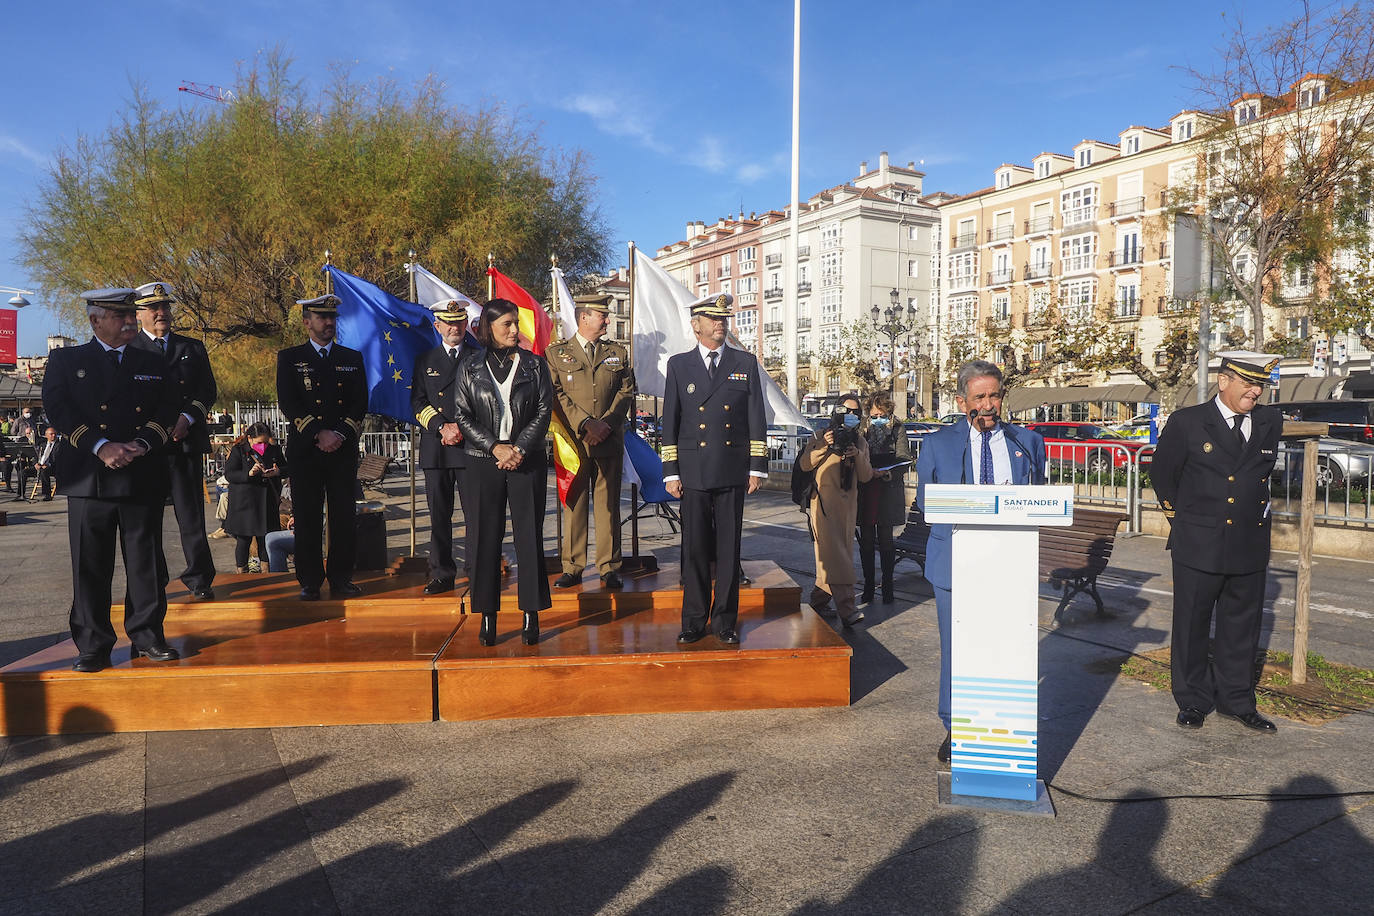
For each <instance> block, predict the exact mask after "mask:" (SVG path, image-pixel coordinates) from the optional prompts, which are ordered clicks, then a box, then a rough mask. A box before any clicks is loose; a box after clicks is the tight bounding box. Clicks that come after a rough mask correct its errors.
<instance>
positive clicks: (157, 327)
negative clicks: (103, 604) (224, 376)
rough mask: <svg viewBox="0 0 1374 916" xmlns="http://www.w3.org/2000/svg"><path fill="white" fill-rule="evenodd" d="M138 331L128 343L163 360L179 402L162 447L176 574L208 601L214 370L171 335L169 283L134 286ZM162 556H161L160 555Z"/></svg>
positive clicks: (193, 345)
mask: <svg viewBox="0 0 1374 916" xmlns="http://www.w3.org/2000/svg"><path fill="white" fill-rule="evenodd" d="M137 292H138V298H137V299H135V300H134V304H135V305H136V306H138V323H139V327H140V330H139V332H138V333H137V334H135V335H134V339H133V340H132V341H130V343H129V346H131V347H136V348H138V349H140V350H148V351H150V352H153V353H156V354H157V355H158V357H159V358H161V359H163V360H165V361H166V363H167V368H168V378H167V381H168V383H169V384H171V385H172V387H173V390H175V391H176V393H177V397H178V399H179V400H180V401H181V415H180V416H179V417H177V421H176V425H175V426H173V427H172V429H171V434H172V441H171V442H170V443H169V444H168V446H167V469H168V472H169V482H170V484H171V487H172V508H173V509H174V510H175V512H176V519H177V528H178V529H179V530H180V532H181V552H182V554H183V556H184V557H185V558H186V569H185V570H183V571H182V572H181V574H180V575H178V576H177V578H178V579H180V580H181V581H182V584H183V585H185V586H186V587H187V588H188V589H189V590H190V592H191V595H192V597H194V598H195V600H197V601H213V600H214V598H215V593H214V590H213V589H211V588H210V584H211V583H212V582H214V580H215V561H214V559H213V558H212V557H211V556H210V541H209V540H208V539H207V538H206V536H205V456H206V455H208V454H210V431H209V427H207V426H206V422H205V421H206V414H207V413H208V412H209V410H210V405H211V404H213V403H215V395H216V393H217V392H216V388H215V373H214V371H213V370H212V369H211V368H210V357H209V355H208V354H207V353H206V352H205V344H203V343H201V342H200V341H198V340H195V339H194V338H191V337H183V336H182V335H180V334H174V333H172V305H173V304H174V303H175V302H176V297H175V294H174V293H173V291H172V286H171V284H169V283H145V284H143V285H142V286H140V287H138V290H137ZM164 559H165V558H164Z"/></svg>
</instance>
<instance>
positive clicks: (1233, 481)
mask: <svg viewBox="0 0 1374 916" xmlns="http://www.w3.org/2000/svg"><path fill="white" fill-rule="evenodd" d="M1226 479H1227V480H1229V481H1231V483H1235V482H1236V478H1235V477H1234V476H1231V477H1227V478H1226Z"/></svg>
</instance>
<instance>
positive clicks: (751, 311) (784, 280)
mask: <svg viewBox="0 0 1374 916" xmlns="http://www.w3.org/2000/svg"><path fill="white" fill-rule="evenodd" d="M923 178H924V175H923V173H921V172H919V171H917V170H916V169H915V164H914V163H907V165H906V166H905V167H900V166H895V165H893V164H891V162H890V161H889V159H888V155H887V153H882V154H880V156H879V158H878V166H877V168H873V169H870V168H869V167H868V163H866V162H865V163H861V164H860V167H859V174H858V175H857V177H855V178H853V179H852V180H850V181H848V182H846V183H845V184H842V185H840V186H838V187H834V188H830V189H828V190H826V191H822V192H820V193H818V194H815V195H813V196H812V197H811V198H810V199H808V200H804V201H802V203H801V206H800V208H799V209H800V220H799V221H800V241H799V243H798V250H797V254H796V257H795V259H792V258H790V257H789V254H788V252H789V251H790V247H791V221H790V219H789V214H788V213H787V212H785V211H783V210H770V211H768V212H766V213H763V214H757V213H755V214H750V216H749V217H747V218H745V217H743V215H742V214H741V215H740V216H739V217H737V218H733V219H720V220H717V221H716V222H715V223H714V224H711V225H707V224H705V223H700V222H694V223H689V224H688V225H687V231H686V237H685V238H684V239H683V240H681V241H678V242H674V243H672V244H670V245H665V246H663V247H661V248H659V249H658V251H657V254H656V257H655V260H656V261H657V262H658V263H659V264H660V265H661V266H662V267H663V268H664V269H665V270H666V271H667V272H668V273H669V274H670V275H672V276H673V277H674V278H675V279H677V280H678V281H679V282H680V283H682V284H683V285H684V286H686V287H687V288H688V289H690V290H692V291H693V292H695V293H696V294H697V295H699V296H704V295H707V294H708V293H716V292H729V293H731V294H732V295H733V296H734V297H735V319H734V322H733V330H734V333H735V334H736V336H737V337H738V338H739V341H740V343H741V344H742V345H743V346H744V347H745V348H747V349H749V350H751V351H753V352H754V353H755V354H757V355H758V356H759V358H760V359H762V360H763V363H764V366H765V368H766V369H767V370H768V371H769V373H770V374H771V375H773V377H774V378H775V379H777V380H778V382H779V384H780V385H782V387H784V388H785V389H790V388H791V387H792V385H793V384H794V383H795V385H796V390H797V392H798V394H799V395H800V396H802V398H801V400H802V404H803V407H804V408H806V407H811V408H813V409H814V408H816V407H817V406H819V404H820V403H822V402H823V401H824V400H825V399H826V398H827V397H828V396H829V397H833V396H835V395H838V394H840V393H842V392H846V391H849V390H851V389H852V388H853V387H855V386H854V382H853V379H852V377H851V376H850V374H849V373H848V372H847V371H846V370H845V369H844V368H843V367H827V366H824V365H822V356H823V354H825V353H833V352H835V351H837V350H838V348H839V346H840V341H841V335H842V333H843V330H844V328H845V327H847V326H855V325H859V326H861V327H863V326H866V327H868V328H869V329H871V327H872V324H871V319H870V317H869V316H870V311H871V309H872V307H873V306H874V305H878V306H880V307H882V308H887V307H889V306H890V304H891V303H892V296H893V293H894V291H895V293H896V296H897V302H898V303H899V304H900V306H901V307H902V309H903V310H904V312H907V313H909V310H911V309H914V310H915V314H916V316H917V318H916V320H915V321H914V322H913V325H914V326H913V328H912V330H913V331H914V332H915V334H914V337H915V341H916V343H918V344H919V345H920V350H921V352H922V353H924V354H926V355H930V354H933V353H934V347H935V346H936V343H937V339H938V337H937V333H936V327H937V324H938V320H939V318H938V316H939V314H940V300H939V294H938V275H939V268H940V265H941V259H940V256H939V250H940V235H939V232H940V229H939V217H938V214H937V212H936V210H935V208H934V207H933V206H932V205H931V203H930V202H929V201H927V200H924V199H923V198H922V191H921V182H922V179H923ZM789 272H794V273H791V274H790V275H789ZM794 289H795V293H793V290H794ZM874 336H875V338H876V335H874ZM913 349H915V348H913ZM887 350H888V347H887V343H886V342H885V341H884V342H881V343H879V342H878V341H877V340H876V339H875V341H874V345H873V348H872V352H873V354H874V355H875V357H876V358H877V359H878V360H879V364H880V371H887V369H888V368H889V367H890V365H891V363H890V358H891V354H890V353H888V352H887ZM896 355H897V357H898V360H899V369H900V368H904V367H907V366H914V365H915V364H916V361H915V360H914V359H912V357H914V356H915V353H912V352H908V351H907V350H906V349H905V348H903V349H902V350H899V352H898V353H897V354H896ZM911 374H913V375H914V374H915V373H911ZM912 382H913V393H914V392H915V389H916V388H918V387H920V384H921V383H920V380H919V379H916V378H913V379H912ZM929 390H930V389H929V384H928V383H927V386H926V388H925V389H923V395H924V397H925V401H924V402H923V403H926V404H928V403H929ZM918 397H920V395H918Z"/></svg>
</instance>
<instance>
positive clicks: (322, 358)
mask: <svg viewBox="0 0 1374 916" xmlns="http://www.w3.org/2000/svg"><path fill="white" fill-rule="evenodd" d="M315 352H316V353H317V354H319V357H320V362H324V361H325V360H327V359H329V351H328V350H326V349H325V348H324V347H320V348H318V349H317V350H316V351H315Z"/></svg>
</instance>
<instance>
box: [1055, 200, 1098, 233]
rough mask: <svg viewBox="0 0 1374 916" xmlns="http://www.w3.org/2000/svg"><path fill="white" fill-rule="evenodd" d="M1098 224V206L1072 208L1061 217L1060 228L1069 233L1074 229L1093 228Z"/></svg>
mask: <svg viewBox="0 0 1374 916" xmlns="http://www.w3.org/2000/svg"><path fill="white" fill-rule="evenodd" d="M1096 222H1097V205H1096V204H1094V205H1092V206H1090V207H1070V208H1069V209H1067V210H1065V211H1064V215H1063V216H1062V217H1060V224H1059V227H1060V228H1061V229H1062V230H1063V231H1065V232H1068V231H1070V230H1072V229H1078V228H1082V227H1087V226H1091V225H1093V224H1094V223H1096Z"/></svg>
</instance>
